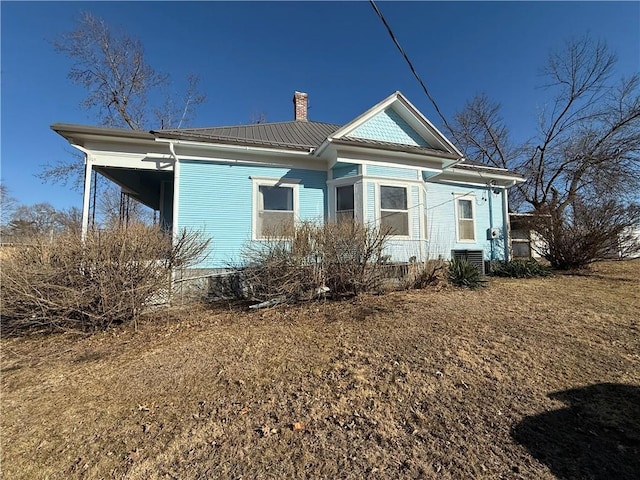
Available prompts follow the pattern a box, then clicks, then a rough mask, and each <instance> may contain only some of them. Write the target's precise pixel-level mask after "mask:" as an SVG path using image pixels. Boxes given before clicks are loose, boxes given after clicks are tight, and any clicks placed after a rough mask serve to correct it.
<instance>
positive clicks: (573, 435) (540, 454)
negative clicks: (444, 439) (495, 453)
mask: <svg viewBox="0 0 640 480" xmlns="http://www.w3.org/2000/svg"><path fill="white" fill-rule="evenodd" d="M549 397H550V398H553V399H556V400H560V401H562V402H564V403H566V404H567V407H566V408H563V409H560V410H555V411H552V412H547V413H542V414H540V415H534V416H530V417H526V418H525V419H523V420H522V421H521V422H520V423H518V424H517V425H516V426H515V427H514V428H513V429H512V431H511V435H512V436H513V438H514V439H515V440H516V441H517V442H518V443H520V444H521V445H523V446H525V447H526V448H527V449H528V450H529V452H530V453H531V455H532V456H533V457H535V458H536V459H538V460H539V461H540V462H542V463H545V464H546V465H547V466H548V467H549V468H550V469H551V471H552V472H553V473H554V474H555V475H557V476H558V477H559V478H576V479H578V478H580V479H582V478H584V479H591V480H605V479H607V480H608V479H614V478H615V479H640V386H633V385H622V384H613V383H601V384H595V385H590V386H587V387H582V388H575V389H572V390H564V391H561V392H554V393H551V394H550V395H549Z"/></svg>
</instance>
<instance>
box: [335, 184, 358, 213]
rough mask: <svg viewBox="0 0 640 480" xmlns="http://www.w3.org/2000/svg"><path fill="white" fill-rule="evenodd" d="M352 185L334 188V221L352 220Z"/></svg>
mask: <svg viewBox="0 0 640 480" xmlns="http://www.w3.org/2000/svg"><path fill="white" fill-rule="evenodd" d="M353 218H354V217H353V185H346V186H344V187H336V221H338V222H343V221H348V222H350V221H352V220H353Z"/></svg>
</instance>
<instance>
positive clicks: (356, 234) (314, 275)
mask: <svg viewBox="0 0 640 480" xmlns="http://www.w3.org/2000/svg"><path fill="white" fill-rule="evenodd" d="M387 239H388V232H386V231H381V230H380V229H378V228H375V227H371V226H366V225H361V224H358V223H355V222H340V223H327V224H324V225H316V224H313V223H310V222H303V223H302V224H300V225H297V226H296V228H295V229H294V232H293V234H292V235H290V236H286V237H285V236H283V235H269V236H267V239H266V240H264V241H261V242H254V243H251V244H249V245H248V246H247V247H246V249H245V252H244V264H245V268H244V270H243V274H244V281H245V286H246V289H247V293H248V296H249V297H251V298H252V299H255V300H260V301H269V300H274V299H278V301H289V302H290V301H299V300H302V299H308V298H310V297H313V296H316V295H318V294H319V293H323V292H325V291H326V293H327V294H328V295H330V296H333V297H339V296H347V295H358V294H359V293H361V292H365V291H374V290H377V289H379V288H380V287H381V285H382V282H383V280H384V275H383V273H384V272H383V269H382V265H383V263H384V259H385V257H384V255H383V249H384V246H385V245H386V243H387ZM327 289H328V290H327Z"/></svg>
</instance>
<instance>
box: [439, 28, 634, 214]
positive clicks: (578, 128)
mask: <svg viewBox="0 0 640 480" xmlns="http://www.w3.org/2000/svg"><path fill="white" fill-rule="evenodd" d="M615 64H616V57H615V55H614V54H613V53H612V52H611V51H610V50H609V49H608V47H607V45H606V44H605V43H603V42H600V41H595V40H593V39H592V38H591V37H589V36H588V35H587V36H584V37H582V38H579V39H573V40H570V41H568V42H567V43H566V44H565V45H564V48H563V49H561V50H558V51H553V52H551V54H550V55H549V59H548V61H547V64H546V66H545V68H544V69H543V71H542V73H543V75H544V77H545V78H546V79H547V80H548V83H547V84H546V85H545V86H544V88H545V89H546V91H547V92H549V95H550V101H549V102H548V104H547V106H546V108H544V109H543V110H542V112H541V113H540V115H539V118H538V133H537V135H535V136H534V137H533V138H531V139H529V140H527V141H525V142H522V143H516V142H514V141H513V140H512V139H511V137H510V132H509V128H508V125H507V123H506V122H505V120H504V119H503V118H502V117H501V115H500V105H499V103H497V102H494V101H492V100H490V99H489V98H488V97H487V96H486V95H479V96H476V97H475V98H474V99H473V100H472V101H470V102H468V103H467V104H466V106H465V107H464V109H463V110H462V111H461V112H459V113H458V114H457V115H456V117H455V123H454V125H453V126H452V127H451V131H450V133H451V135H452V136H453V138H454V139H455V140H456V141H457V143H458V144H459V145H460V146H461V147H462V148H463V149H464V150H465V152H466V154H467V156H468V157H469V158H470V159H473V160H476V161H480V162H483V163H486V164H488V165H492V166H497V167H503V168H510V169H514V170H516V171H518V172H520V173H522V174H523V175H525V176H526V177H527V181H526V182H525V183H523V184H521V185H518V186H517V187H516V188H514V189H512V190H513V192H512V203H513V205H514V206H515V207H516V208H520V209H527V210H530V211H533V212H537V213H545V214H550V215H551V218H555V219H557V221H560V222H564V223H566V224H567V225H572V224H575V223H576V222H579V221H580V219H581V218H582V219H584V218H586V217H585V216H584V215H583V214H578V210H579V209H580V210H581V211H584V208H585V207H586V206H592V205H597V204H598V203H599V202H602V201H604V200H607V201H609V200H614V201H615V202H616V204H617V205H619V206H620V208H624V206H625V205H628V204H629V203H630V202H633V201H634V198H633V197H634V195H637V192H638V189H639V188H640V75H638V74H636V75H634V76H632V77H631V78H622V79H620V80H618V81H617V83H616V82H612V81H611V79H612V76H613V73H614V68H615ZM636 200H637V199H636ZM630 218H631V217H630ZM565 226H566V225H565Z"/></svg>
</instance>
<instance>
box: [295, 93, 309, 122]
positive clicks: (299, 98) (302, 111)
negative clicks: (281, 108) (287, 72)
mask: <svg viewBox="0 0 640 480" xmlns="http://www.w3.org/2000/svg"><path fill="white" fill-rule="evenodd" d="M293 118H294V119H295V120H303V121H305V122H306V121H307V94H306V93H303V92H294V93H293Z"/></svg>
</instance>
